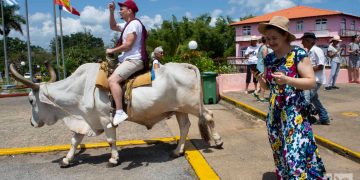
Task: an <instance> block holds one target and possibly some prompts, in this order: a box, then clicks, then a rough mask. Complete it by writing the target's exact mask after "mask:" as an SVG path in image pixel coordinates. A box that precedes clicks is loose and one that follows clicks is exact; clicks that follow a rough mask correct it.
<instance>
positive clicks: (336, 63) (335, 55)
mask: <svg viewBox="0 0 360 180" xmlns="http://www.w3.org/2000/svg"><path fill="white" fill-rule="evenodd" d="M341 41H342V40H341V39H340V36H338V35H335V36H334V37H333V38H331V39H330V44H329V47H328V53H327V55H328V56H329V57H330V59H331V73H330V77H329V82H328V85H327V86H326V87H325V90H331V89H339V87H337V86H335V82H336V79H337V76H338V74H339V70H340V60H341V57H340V55H341V53H342V51H343V49H342V48H340V45H339V42H341Z"/></svg>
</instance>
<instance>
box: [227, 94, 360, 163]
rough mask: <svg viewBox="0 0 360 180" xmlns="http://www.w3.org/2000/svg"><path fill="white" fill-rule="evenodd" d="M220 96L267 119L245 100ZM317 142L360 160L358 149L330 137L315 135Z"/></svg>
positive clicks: (357, 160) (352, 158) (264, 114)
mask: <svg viewBox="0 0 360 180" xmlns="http://www.w3.org/2000/svg"><path fill="white" fill-rule="evenodd" d="M220 97H221V98H222V99H224V100H225V101H227V102H230V103H231V104H235V105H236V106H238V107H240V108H241V109H244V110H245V111H247V112H250V113H251V114H253V115H255V116H257V117H259V118H263V119H265V118H266V116H267V114H266V113H265V112H263V111H261V110H259V109H257V108H255V107H252V106H249V105H247V104H245V103H243V102H240V101H237V100H234V99H232V98H230V97H228V96H225V95H223V94H221V95H220ZM314 137H315V140H316V142H318V143H319V144H321V145H323V146H325V147H327V148H328V149H330V150H332V151H334V152H336V153H338V154H340V155H345V156H346V157H348V158H350V159H351V160H353V161H356V162H360V153H359V152H356V151H352V150H351V149H348V148H346V147H344V146H341V145H339V144H336V143H334V142H332V141H330V140H328V139H325V138H323V137H321V136H319V135H316V134H315V135H314Z"/></svg>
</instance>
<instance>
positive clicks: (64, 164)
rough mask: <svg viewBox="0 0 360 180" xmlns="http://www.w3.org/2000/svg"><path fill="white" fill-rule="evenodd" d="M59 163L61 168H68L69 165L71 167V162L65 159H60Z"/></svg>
mask: <svg viewBox="0 0 360 180" xmlns="http://www.w3.org/2000/svg"><path fill="white" fill-rule="evenodd" d="M59 165H60V168H68V167H70V163H68V164H66V163H64V162H63V161H60V162H59Z"/></svg>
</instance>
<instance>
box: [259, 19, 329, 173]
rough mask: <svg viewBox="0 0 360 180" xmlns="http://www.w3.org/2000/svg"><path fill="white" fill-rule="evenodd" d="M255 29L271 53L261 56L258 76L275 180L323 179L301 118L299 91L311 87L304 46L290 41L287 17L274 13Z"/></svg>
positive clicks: (314, 147) (310, 136) (310, 134)
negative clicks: (265, 99) (266, 93)
mask: <svg viewBox="0 0 360 180" xmlns="http://www.w3.org/2000/svg"><path fill="white" fill-rule="evenodd" d="M258 30H259V32H260V33H261V34H263V35H265V37H266V41H267V42H268V43H269V46H270V48H271V49H272V50H274V52H272V53H270V54H268V55H267V56H266V58H265V59H264V65H265V71H264V74H263V75H262V76H260V77H258V78H259V82H260V85H261V86H262V87H263V88H266V89H270V103H269V112H268V115H267V119H266V126H267V130H268V137H269V142H270V144H271V148H272V150H273V157H274V161H275V166H276V175H277V178H278V179H325V178H324V173H325V167H324V164H323V162H322V160H321V158H320V155H319V151H318V148H317V145H316V143H315V139H314V133H313V132H312V127H311V124H310V123H309V121H308V119H307V117H303V115H302V114H303V113H302V112H303V109H304V108H305V106H306V105H307V103H306V101H305V98H304V93H303V90H307V89H312V88H314V86H315V76H314V71H313V69H312V66H311V63H310V60H309V58H308V57H307V54H306V52H305V50H304V49H302V48H300V47H297V46H294V47H292V46H291V45H290V43H291V42H292V41H294V40H295V39H296V37H295V36H294V35H293V34H291V33H290V32H289V19H287V18H286V17H282V16H274V17H272V18H271V20H270V22H269V23H260V24H259V26H258Z"/></svg>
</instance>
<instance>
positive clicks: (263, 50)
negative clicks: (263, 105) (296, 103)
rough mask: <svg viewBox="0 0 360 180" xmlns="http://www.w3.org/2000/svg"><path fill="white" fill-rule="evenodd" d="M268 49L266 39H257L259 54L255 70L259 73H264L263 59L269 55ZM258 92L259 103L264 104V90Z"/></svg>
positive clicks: (260, 89)
mask: <svg viewBox="0 0 360 180" xmlns="http://www.w3.org/2000/svg"><path fill="white" fill-rule="evenodd" d="M268 49H269V48H268V47H267V44H266V38H265V37H264V36H263V37H261V38H260V39H259V52H258V54H257V58H258V62H257V64H256V69H258V70H259V71H260V73H264V69H265V68H264V58H265V57H266V55H267V54H268V53H269V51H268ZM259 91H260V95H259V101H261V102H266V100H265V97H264V96H265V89H264V88H261V86H260V88H259Z"/></svg>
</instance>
